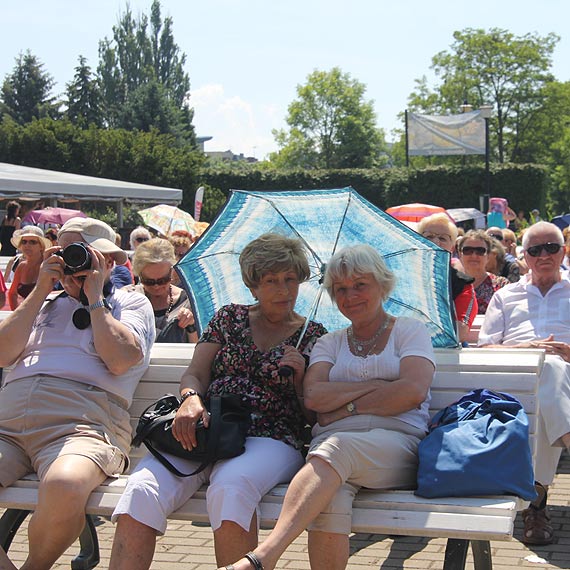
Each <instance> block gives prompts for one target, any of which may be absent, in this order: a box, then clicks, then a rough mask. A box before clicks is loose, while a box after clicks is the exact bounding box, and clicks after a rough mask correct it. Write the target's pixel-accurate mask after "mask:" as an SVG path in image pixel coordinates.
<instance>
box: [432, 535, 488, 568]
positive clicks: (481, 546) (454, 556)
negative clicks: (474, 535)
mask: <svg viewBox="0 0 570 570" xmlns="http://www.w3.org/2000/svg"><path fill="white" fill-rule="evenodd" d="M469 542H471V549H472V550H473V567H474V568H475V570H493V561H492V558H491V545H490V543H489V541H488V540H473V541H469V540H466V539H457V538H448V539H447V546H446V547H445V560H444V563H443V570H464V569H465V562H466V561H467V550H468V549H469Z"/></svg>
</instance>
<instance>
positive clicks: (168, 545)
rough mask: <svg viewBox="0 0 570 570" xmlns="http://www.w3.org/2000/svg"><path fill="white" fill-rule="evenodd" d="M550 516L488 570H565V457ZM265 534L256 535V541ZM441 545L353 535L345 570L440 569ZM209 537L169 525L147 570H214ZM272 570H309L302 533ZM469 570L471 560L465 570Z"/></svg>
mask: <svg viewBox="0 0 570 570" xmlns="http://www.w3.org/2000/svg"><path fill="white" fill-rule="evenodd" d="M549 504H550V513H551V516H552V524H553V526H554V529H555V533H556V537H555V540H554V543H553V544H551V545H549V546H542V547H532V548H529V547H526V546H524V545H523V544H522V543H521V542H519V540H516V539H515V540H513V541H511V542H492V543H491V547H492V550H493V568H494V570H512V569H513V568H523V569H524V568H533V569H536V570H555V569H570V455H568V454H566V453H565V454H564V455H563V456H562V459H561V461H560V464H559V466H558V474H557V476H556V479H555V481H554V484H553V485H552V487H551V489H550V493H549ZM113 532H114V527H113V525H112V524H111V523H110V522H109V521H106V520H102V519H101V520H99V526H98V534H99V540H100V548H101V563H100V564H99V566H98V567H97V568H98V569H101V570H104V569H106V568H108V565H109V556H110V553H111V543H112V539H113ZM267 533H268V531H262V533H261V538H262V539H263V537H264V536H266V534H267ZM521 533H522V521H521V519H520V515H519V517H517V521H516V528H515V537H517V538H520V536H521ZM444 551H445V540H443V539H430V540H428V539H424V538H417V537H404V536H401V537H399V536H390V537H388V536H385V535H377V534H355V535H353V536H352V537H351V556H350V560H349V564H348V570H363V569H365V568H367V569H375V570H398V569H402V570H416V569H417V570H431V569H441V568H443V555H444ZM77 552H78V546H77V544H76V545H74V546H73V547H72V548H70V549H69V550H68V551H67V553H66V554H65V555H64V556H63V557H62V558H61V559H60V561H59V562H58V563H57V564H56V565H55V566H54V568H55V569H57V570H64V569H65V570H69V568H70V561H71V558H72V557H73V556H74V555H75V554H77ZM25 556H26V535H25V530H24V528H22V529H21V531H20V532H19V533H18V536H17V537H16V538H15V539H14V542H13V544H12V547H11V549H10V557H11V558H12V560H13V561H14V562H15V563H16V564H17V565H19V564H20V563H21V562H23V561H24V559H25ZM215 568H216V563H215V559H214V548H213V540H212V531H211V529H210V527H209V526H207V525H198V524H192V523H179V522H173V523H170V524H169V525H168V530H167V532H166V534H165V536H163V537H161V538H160V539H159V540H158V543H157V549H156V554H155V557H154V561H153V564H152V566H151V570H182V569H184V570H203V569H204V570H214V569H215ZM277 568H279V569H288V570H309V562H308V555H307V536H306V534H305V533H304V534H303V535H301V537H299V538H298V539H297V540H296V541H295V542H294V543H293V544H292V545H291V546H290V547H289V548H288V549H287V551H286V552H285V554H284V555H283V557H282V559H281V561H280V562H279V564H278V566H277ZM470 569H471V570H472V569H473V562H472V559H471V556H469V559H468V561H467V570H470Z"/></svg>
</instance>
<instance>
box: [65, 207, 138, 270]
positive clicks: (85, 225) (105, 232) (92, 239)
mask: <svg viewBox="0 0 570 570" xmlns="http://www.w3.org/2000/svg"><path fill="white" fill-rule="evenodd" d="M71 232H73V233H78V234H81V237H82V238H83V241H85V243H87V244H89V245H90V246H91V247H93V248H94V249H96V250H98V251H100V252H101V253H108V254H110V255H112V257H113V259H114V260H115V262H116V263H118V264H119V265H124V264H125V263H126V262H127V254H126V252H124V251H123V250H122V249H121V248H120V247H118V246H117V245H116V244H115V230H113V228H112V227H111V226H109V225H107V224H106V223H105V222H102V221H101V220H96V219H95V218H78V217H75V218H69V220H67V222H65V224H63V226H62V227H61V229H60V230H59V232H58V233H57V237H58V238H60V237H61V236H62V235H63V234H65V233H71Z"/></svg>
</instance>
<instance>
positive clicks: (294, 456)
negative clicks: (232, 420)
mask: <svg viewBox="0 0 570 570" xmlns="http://www.w3.org/2000/svg"><path fill="white" fill-rule="evenodd" d="M168 458H169V459H170V460H171V461H172V463H173V464H174V465H175V466H176V468H177V469H178V470H179V471H182V472H183V473H192V471H194V469H196V467H197V466H198V463H197V462H194V461H187V460H184V459H180V458H179V457H173V456H168ZM302 465H303V456H302V454H301V452H300V451H299V450H296V449H295V448H293V447H292V446H291V445H288V444H286V443H284V442H282V441H278V440H276V439H271V438H268V437H248V438H247V439H246V443H245V453H243V454H242V455H239V456H238V457H234V458H232V459H225V460H223V461H218V462H217V463H216V464H215V465H214V466H213V467H208V468H206V469H205V470H204V471H202V473H199V474H198V475H194V476H192V477H178V476H177V475H174V473H171V472H170V471H169V470H168V469H167V468H166V467H164V466H163V465H162V463H160V461H158V460H157V459H155V458H154V457H153V456H152V455H150V454H148V455H146V456H145V457H143V459H141V461H140V462H139V464H138V465H137V467H136V469H135V470H134V471H133V473H132V474H131V475H130V477H129V480H128V482H127V487H126V488H125V491H124V493H123V494H122V496H121V498H120V499H119V502H118V504H117V506H116V508H115V511H114V512H113V516H112V518H111V520H112V521H113V522H116V520H117V517H118V516H119V515H123V514H127V515H130V516H131V517H132V518H134V519H135V520H137V521H138V522H140V523H142V524H144V525H146V526H149V527H151V528H153V529H155V530H156V531H157V533H158V534H164V533H165V531H166V522H167V521H166V519H167V517H168V515H169V514H170V513H172V512H173V511H175V510H176V509H178V508H180V507H181V506H182V505H183V504H184V503H185V502H186V501H188V500H189V499H190V498H191V497H192V495H193V494H194V493H195V492H196V491H197V490H198V489H199V488H200V487H201V486H202V485H203V484H204V483H208V481H209V486H208V490H207V493H206V502H207V508H208V516H209V517H210V526H211V527H212V529H213V530H217V529H218V528H219V527H220V525H221V524H222V521H225V520H229V521H232V522H235V523H236V524H239V525H240V526H241V527H242V528H243V529H244V530H246V531H248V530H249V528H250V525H251V519H252V517H253V513H254V512H255V513H257V522H258V526H259V517H260V512H259V502H260V501H261V498H262V497H263V496H264V495H265V494H266V493H267V492H269V491H270V490H271V489H272V488H273V487H275V485H279V484H280V483H288V482H289V481H290V480H291V479H292V477H293V475H295V473H296V472H297V471H298V470H299V469H300V467H301V466H302Z"/></svg>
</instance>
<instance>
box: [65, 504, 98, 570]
mask: <svg viewBox="0 0 570 570" xmlns="http://www.w3.org/2000/svg"><path fill="white" fill-rule="evenodd" d="M79 544H80V545H81V551H80V552H79V554H78V555H77V556H76V557H75V558H74V559H73V560H72V561H71V569H72V570H92V568H95V566H97V564H99V561H100V556H99V539H98V538H97V529H96V528H95V523H94V522H93V517H92V516H91V515H85V526H84V527H83V531H82V532H81V534H80V536H79Z"/></svg>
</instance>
